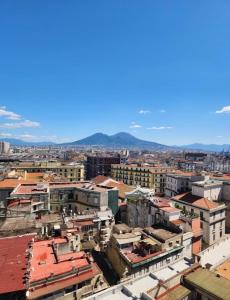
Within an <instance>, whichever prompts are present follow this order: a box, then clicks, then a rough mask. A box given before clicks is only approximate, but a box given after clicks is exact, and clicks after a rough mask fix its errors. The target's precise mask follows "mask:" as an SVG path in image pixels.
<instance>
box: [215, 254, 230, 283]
mask: <svg viewBox="0 0 230 300" xmlns="http://www.w3.org/2000/svg"><path fill="white" fill-rule="evenodd" d="M216 273H217V274H220V276H222V277H224V278H226V279H228V280H230V259H229V260H228V261H225V262H224V263H223V264H222V265H220V266H219V267H218V268H217V269H216Z"/></svg>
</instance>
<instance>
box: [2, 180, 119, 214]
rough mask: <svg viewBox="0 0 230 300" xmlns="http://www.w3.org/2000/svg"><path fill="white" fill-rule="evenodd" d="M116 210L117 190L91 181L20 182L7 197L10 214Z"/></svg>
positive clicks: (114, 211) (115, 211) (113, 211)
mask: <svg viewBox="0 0 230 300" xmlns="http://www.w3.org/2000/svg"><path fill="white" fill-rule="evenodd" d="M109 208H110V209H111V211H112V214H113V215H116V213H117V212H118V189H117V188H113V187H101V186H97V185H95V184H93V183H90V182H76V183H75V182H59V183H56V182H55V183H52V182H51V183H37V184H36V183H34V184H29V183H21V184H18V185H17V186H16V188H15V189H14V190H13V191H12V192H11V194H10V197H8V199H7V213H8V214H12V215H31V214H37V215H38V214H43V213H47V212H49V211H50V212H56V213H58V212H62V211H65V212H66V213H68V214H70V215H73V214H74V213H81V212H82V211H85V210H96V211H106V210H108V209H109Z"/></svg>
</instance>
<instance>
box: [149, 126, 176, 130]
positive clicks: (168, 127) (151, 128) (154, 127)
mask: <svg viewBox="0 0 230 300" xmlns="http://www.w3.org/2000/svg"><path fill="white" fill-rule="evenodd" d="M147 129H149V130H165V129H172V127H171V126H159V127H157V126H152V127H149V128H147Z"/></svg>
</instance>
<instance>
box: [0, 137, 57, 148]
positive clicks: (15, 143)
mask: <svg viewBox="0 0 230 300" xmlns="http://www.w3.org/2000/svg"><path fill="white" fill-rule="evenodd" d="M0 141H3V142H8V143H10V145H12V146H50V145H55V143H53V142H27V141H23V140H19V139H10V138H4V139H0Z"/></svg>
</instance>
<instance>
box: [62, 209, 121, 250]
mask: <svg viewBox="0 0 230 300" xmlns="http://www.w3.org/2000/svg"><path fill="white" fill-rule="evenodd" d="M114 225H115V221H114V216H113V213H112V211H111V210H110V209H107V210H106V211H92V210H91V211H90V210H86V211H83V212H82V213H81V214H77V215H76V216H74V217H73V216H71V217H66V216H65V226H64V232H65V233H66V234H67V233H69V232H70V233H73V232H76V233H77V234H80V238H81V246H82V249H85V250H92V249H97V250H98V249H99V250H100V251H105V249H106V248H107V245H108V243H109V240H110V236H111V233H112V228H113V226H114Z"/></svg>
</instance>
